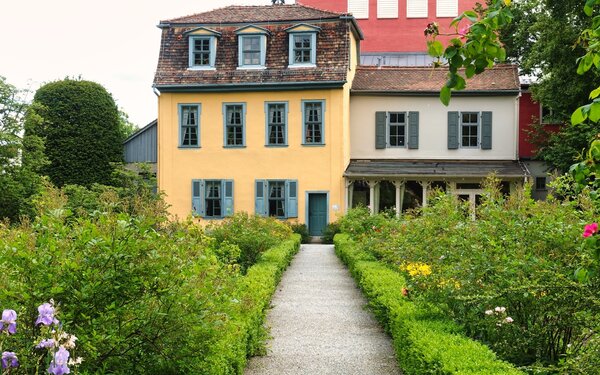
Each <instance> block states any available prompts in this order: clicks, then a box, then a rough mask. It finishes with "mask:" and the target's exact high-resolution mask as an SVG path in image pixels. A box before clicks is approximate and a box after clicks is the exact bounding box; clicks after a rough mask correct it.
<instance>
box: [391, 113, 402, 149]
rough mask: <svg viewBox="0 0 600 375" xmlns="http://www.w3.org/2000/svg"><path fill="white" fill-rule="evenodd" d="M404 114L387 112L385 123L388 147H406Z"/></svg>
mask: <svg viewBox="0 0 600 375" xmlns="http://www.w3.org/2000/svg"><path fill="white" fill-rule="evenodd" d="M406 129H407V124H406V112H389V113H388V123H387V134H388V145H389V147H406Z"/></svg>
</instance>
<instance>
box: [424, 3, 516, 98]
mask: <svg viewBox="0 0 600 375" xmlns="http://www.w3.org/2000/svg"><path fill="white" fill-rule="evenodd" d="M510 3H511V0H491V1H489V2H488V7H487V8H482V7H479V8H478V9H476V10H467V11H465V12H463V13H462V14H461V15H459V16H458V17H456V18H455V19H454V20H452V22H451V23H450V26H451V27H454V29H455V32H454V33H452V34H450V36H453V38H452V39H451V40H450V42H449V44H448V46H446V47H444V45H443V44H442V43H441V42H440V41H438V40H437V39H436V38H437V37H438V36H439V35H440V33H439V26H438V25H437V23H435V22H433V23H430V24H429V25H428V26H427V28H426V29H425V36H427V37H428V38H429V40H428V41H427V46H428V51H427V52H428V54H429V55H430V56H432V57H434V58H436V59H437V62H436V63H435V64H434V65H435V66H440V65H441V64H442V61H444V62H445V63H446V64H447V65H448V70H449V71H448V80H447V81H446V84H445V85H444V86H443V87H442V88H441V91H440V100H441V101H442V103H443V104H444V105H446V106H447V105H448V104H449V103H450V96H451V94H452V91H453V90H463V89H464V88H465V87H466V80H465V78H471V77H473V76H474V75H476V74H481V73H483V71H485V69H487V68H491V67H492V66H493V65H494V63H495V62H502V61H504V60H505V59H506V50H505V49H504V47H503V45H502V43H501V41H500V38H499V36H498V33H497V30H498V28H502V27H504V26H505V25H507V24H509V23H510V22H511V20H512V18H513V15H512V12H511V11H510V7H509V6H510ZM461 22H462V24H461Z"/></svg>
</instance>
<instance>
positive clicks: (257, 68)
mask: <svg viewBox="0 0 600 375" xmlns="http://www.w3.org/2000/svg"><path fill="white" fill-rule="evenodd" d="M236 69H237V70H265V69H267V67H266V66H264V65H250V66H238V67H237V68H236Z"/></svg>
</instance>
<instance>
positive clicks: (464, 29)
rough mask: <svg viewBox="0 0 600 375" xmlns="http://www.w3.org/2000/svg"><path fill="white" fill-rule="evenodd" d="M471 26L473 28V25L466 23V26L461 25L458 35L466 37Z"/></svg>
mask: <svg viewBox="0 0 600 375" xmlns="http://www.w3.org/2000/svg"><path fill="white" fill-rule="evenodd" d="M470 28H471V25H465V26H463V27H461V28H460V29H458V35H460V37H461V38H465V37H466V36H467V34H468V33H469V29H470Z"/></svg>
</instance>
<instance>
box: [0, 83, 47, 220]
mask: <svg viewBox="0 0 600 375" xmlns="http://www.w3.org/2000/svg"><path fill="white" fill-rule="evenodd" d="M26 94H27V92H24V91H22V90H19V89H17V88H16V87H15V86H13V85H11V84H9V83H7V82H6V79H5V78H4V77H1V76H0V191H1V194H0V220H1V219H5V218H6V219H9V220H11V221H16V220H17V219H18V218H19V217H20V216H32V213H33V208H32V205H31V199H30V198H31V196H33V195H34V194H36V193H37V192H38V191H39V188H40V186H41V177H40V176H39V174H38V172H39V170H40V169H41V168H42V167H43V166H44V165H45V158H44V156H43V148H44V146H43V142H42V140H41V139H40V138H39V137H36V136H31V137H29V138H27V139H24V138H23V137H22V135H23V133H24V122H25V118H29V122H30V123H32V124H34V123H37V122H39V120H40V118H39V117H37V116H35V115H34V114H33V111H31V112H27V110H28V109H29V108H30V106H29V105H28V104H27V101H26V100H25V96H26Z"/></svg>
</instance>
